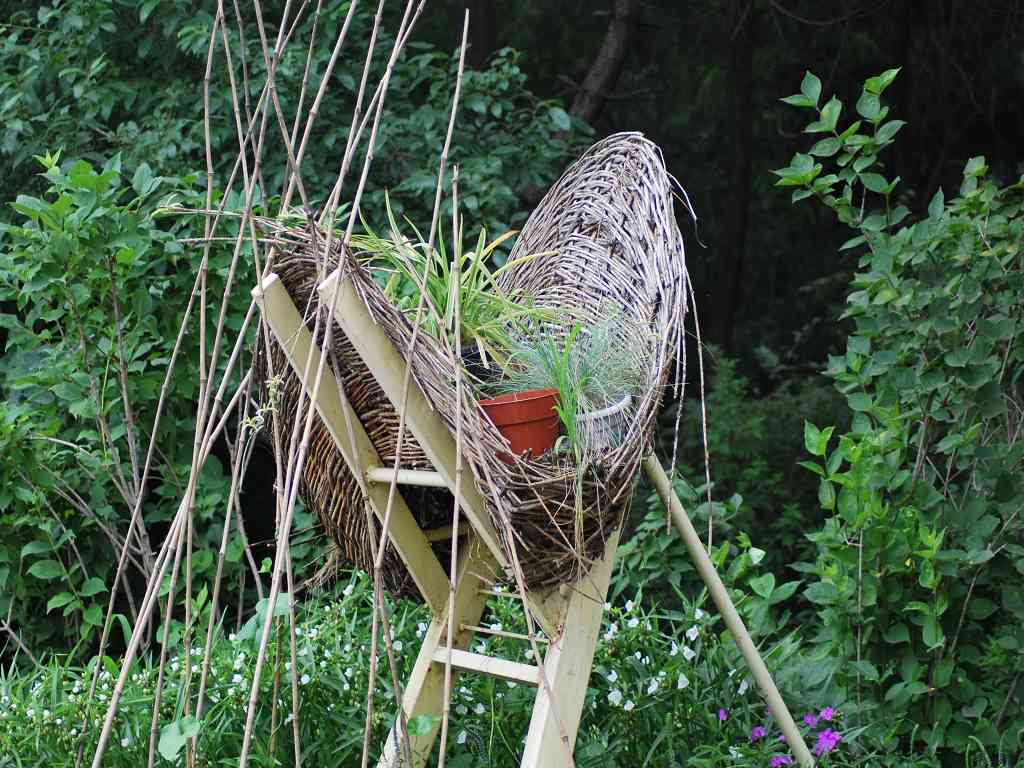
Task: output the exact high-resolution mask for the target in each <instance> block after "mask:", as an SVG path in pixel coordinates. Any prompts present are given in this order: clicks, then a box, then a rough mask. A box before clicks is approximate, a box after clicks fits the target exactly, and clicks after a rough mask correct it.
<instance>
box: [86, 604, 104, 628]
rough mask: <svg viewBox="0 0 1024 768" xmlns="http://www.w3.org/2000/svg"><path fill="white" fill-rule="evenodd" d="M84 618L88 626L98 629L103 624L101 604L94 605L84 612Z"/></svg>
mask: <svg viewBox="0 0 1024 768" xmlns="http://www.w3.org/2000/svg"><path fill="white" fill-rule="evenodd" d="M82 618H83V619H84V620H85V623H86V624H91V625H92V626H94V627H98V626H99V625H100V624H102V623H103V608H102V607H101V606H100V604H99V603H93V604H92V605H90V606H89V607H88V608H86V609H85V610H84V611H83V612H82Z"/></svg>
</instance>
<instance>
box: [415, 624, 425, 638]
mask: <svg viewBox="0 0 1024 768" xmlns="http://www.w3.org/2000/svg"><path fill="white" fill-rule="evenodd" d="M426 631H427V625H426V624H424V623H423V622H422V621H421V622H420V623H419V624H417V625H416V637H418V638H419V637H423V633H424V632H426Z"/></svg>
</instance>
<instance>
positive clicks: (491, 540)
mask: <svg viewBox="0 0 1024 768" xmlns="http://www.w3.org/2000/svg"><path fill="white" fill-rule="evenodd" d="M317 290H318V291H319V292H320V301H321V302H323V304H324V305H326V306H329V307H331V308H332V309H333V312H334V319H335V320H336V321H337V322H338V325H340V326H341V328H342V330H344V331H345V335H346V336H348V339H349V341H351V342H352V346H353V347H355V349H356V352H358V353H359V356H360V357H361V358H362V359H363V362H364V363H366V367H367V368H369V369H370V370H371V371H372V372H373V375H374V377H375V378H376V379H377V381H378V383H379V384H380V386H381V389H383V390H384V393H385V394H386V395H387V396H388V399H389V400H390V401H391V403H392V405H394V407H395V409H396V410H401V405H402V391H403V388H404V382H405V369H406V362H405V359H404V358H403V357H402V355H401V354H399V352H398V350H396V349H395V347H394V345H393V344H392V343H391V339H389V338H388V336H387V334H386V333H384V330H383V329H382V328H381V327H380V326H378V325H377V324H376V323H375V322H374V321H373V318H372V317H371V316H370V313H369V311H368V310H367V309H366V306H365V305H364V304H363V301H362V299H360V298H359V294H358V293H357V292H356V289H355V287H354V286H353V285H352V280H351V279H350V278H349V277H347V276H346V277H344V278H342V277H341V275H340V270H335V271H334V272H333V273H332V274H331V276H330V277H328V278H327V279H326V280H324V281H323V282H322V283H321V284H320V286H319V287H318V288H317ZM335 293H337V296H336V297H335ZM405 420H406V424H407V425H408V428H409V431H410V432H412V434H413V436H415V438H416V442H418V443H419V445H420V447H421V448H422V449H423V452H424V453H425V454H426V455H427V458H429V459H430V463H431V464H433V465H434V468H435V469H436V470H437V471H438V472H439V473H440V474H441V476H442V477H443V478H444V481H445V483H446V484H447V485H448V489H449V490H451V492H452V493H453V494H454V493H455V440H454V439H453V438H452V436H451V433H450V432H449V431H448V428H447V427H446V426H445V425H444V423H443V422H442V421H441V419H440V418H439V417H438V415H437V414H436V413H434V411H433V409H432V408H431V407H430V403H428V402H427V398H426V397H425V396H424V395H423V393H422V392H421V391H420V388H419V387H418V386H417V385H416V383H415V382H414V381H413V382H411V383H410V386H409V397H408V399H407V401H406V403H405ZM461 490H462V497H461V498H460V499H459V505H460V506H461V507H462V510H463V511H464V512H465V514H466V517H467V518H468V519H469V522H470V524H471V525H472V526H473V528H474V530H475V531H476V533H477V535H478V536H479V537H480V540H481V541H482V542H483V543H484V545H485V546H486V547H487V548H488V549H489V550H490V551H491V554H492V555H494V559H495V560H497V561H498V563H499V564H501V566H502V568H506V567H507V566H508V560H507V558H506V557H505V552H504V550H503V549H502V547H501V542H500V540H499V538H498V533H497V531H495V530H494V525H493V524H492V523H491V516H490V513H489V512H488V511H487V505H486V504H485V503H484V499H483V497H482V496H481V495H480V492H479V491H477V489H476V487H475V486H474V484H473V483H463V484H462V489H461Z"/></svg>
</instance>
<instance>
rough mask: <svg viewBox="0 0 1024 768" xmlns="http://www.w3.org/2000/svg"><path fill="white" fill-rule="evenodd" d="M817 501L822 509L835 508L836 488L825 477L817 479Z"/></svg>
mask: <svg viewBox="0 0 1024 768" xmlns="http://www.w3.org/2000/svg"><path fill="white" fill-rule="evenodd" d="M818 503H819V504H821V507H822V509H828V510H833V509H835V508H836V489H835V488H834V487H833V485H832V483H830V482H829V481H828V480H826V479H825V478H821V480H819V481H818Z"/></svg>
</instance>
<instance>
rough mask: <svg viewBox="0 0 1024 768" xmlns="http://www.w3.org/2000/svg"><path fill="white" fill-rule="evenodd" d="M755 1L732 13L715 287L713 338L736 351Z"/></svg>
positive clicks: (740, 0) (740, 2)
mask: <svg viewBox="0 0 1024 768" xmlns="http://www.w3.org/2000/svg"><path fill="white" fill-rule="evenodd" d="M753 16H754V3H753V0H735V1H734V2H733V3H732V6H731V11H730V13H729V23H728V27H727V30H728V32H729V80H728V82H729V92H730V99H731V109H730V117H729V131H728V133H727V136H728V141H729V147H730V150H731V152H730V154H731V159H732V162H731V163H730V167H729V189H728V203H727V209H726V212H725V216H724V217H723V229H722V233H721V238H720V243H721V245H720V247H719V249H718V253H719V256H718V269H717V270H715V271H716V273H717V275H718V279H717V281H716V283H717V285H716V287H715V289H714V290H713V291H712V294H711V295H712V305H711V306H710V307H709V310H710V320H711V322H710V324H709V328H708V331H709V333H708V337H709V340H710V341H712V342H714V343H716V344H719V345H721V347H722V348H723V349H724V350H725V351H726V352H727V353H730V352H732V347H733V331H734V329H735V326H736V314H737V310H738V308H739V301H740V295H741V292H742V286H743V279H744V270H743V267H744V261H745V251H746V244H747V221H748V218H749V208H750V159H751V141H752V125H751V121H752V120H753V103H752V98H753V88H752V79H753V78H752V70H753V58H754V56H753V48H754V40H753V25H754V19H753Z"/></svg>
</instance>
